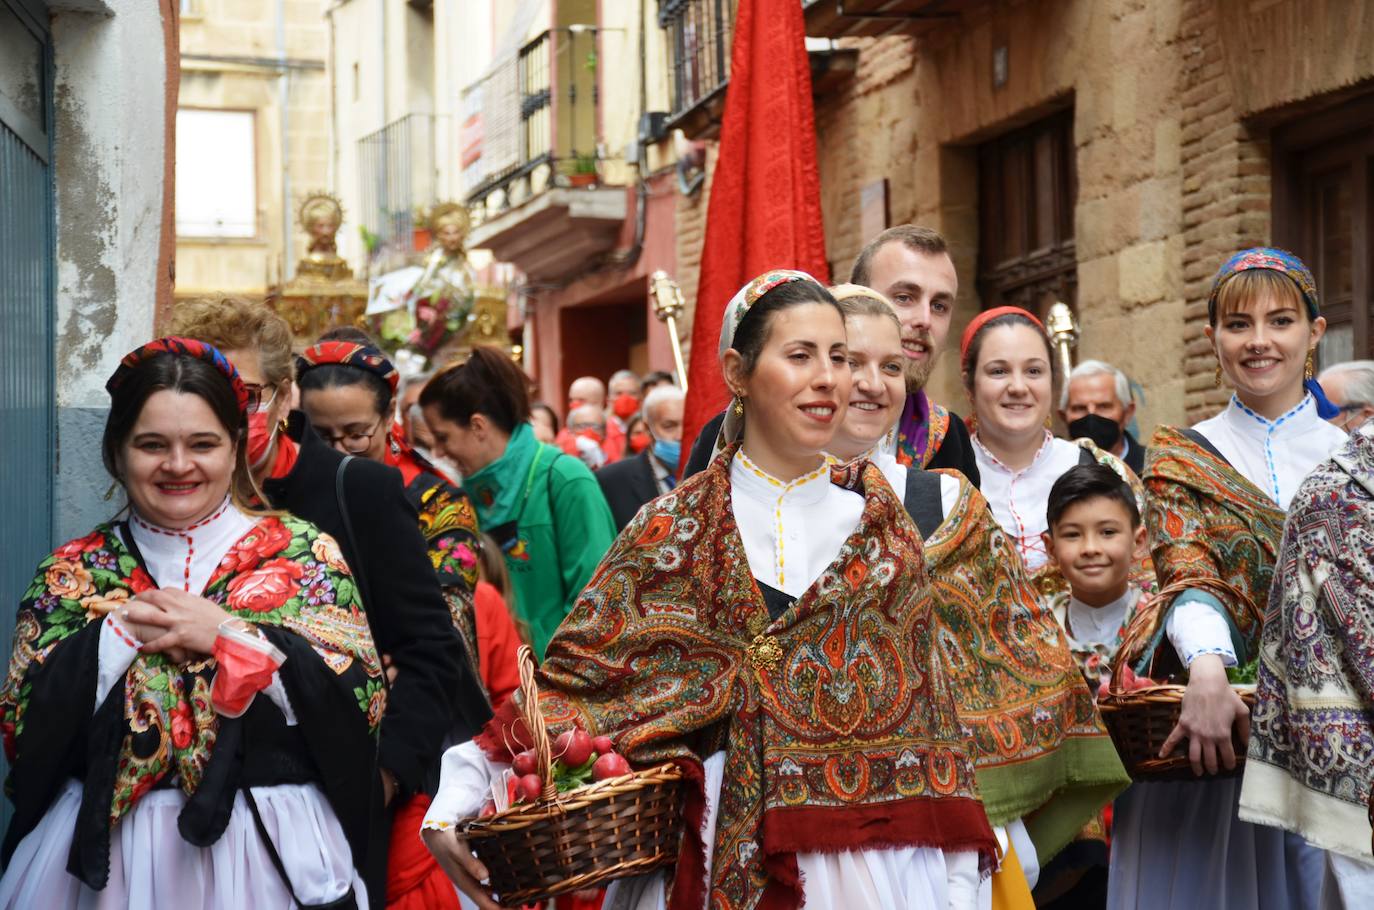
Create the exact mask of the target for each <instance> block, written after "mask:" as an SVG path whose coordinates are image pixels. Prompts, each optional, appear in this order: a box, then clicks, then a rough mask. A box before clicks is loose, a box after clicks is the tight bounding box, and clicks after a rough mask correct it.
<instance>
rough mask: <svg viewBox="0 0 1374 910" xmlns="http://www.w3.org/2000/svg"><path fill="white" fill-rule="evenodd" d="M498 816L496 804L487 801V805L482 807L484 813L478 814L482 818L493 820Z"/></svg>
mask: <svg viewBox="0 0 1374 910" xmlns="http://www.w3.org/2000/svg"><path fill="white" fill-rule="evenodd" d="M495 814H496V803H494V802H492V801H491V800H487V802H486V805H484V806H482V811H481V812H480V813H479V814H478V816H479V817H480V818H491V816H493V815H495Z"/></svg>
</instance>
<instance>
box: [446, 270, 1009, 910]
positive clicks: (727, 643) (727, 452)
mask: <svg viewBox="0 0 1374 910" xmlns="http://www.w3.org/2000/svg"><path fill="white" fill-rule="evenodd" d="M721 350H722V365H723V369H724V373H725V377H726V380H727V382H728V383H729V385H730V386H731V388H732V389H733V390H734V392H735V395H736V399H735V401H734V403H733V404H732V406H731V410H730V412H729V413H730V415H731V416H730V418H728V419H727V420H726V421H725V423H724V426H723V431H722V432H723V434H724V436H723V438H722V440H721V442H722V443H723V445H724V448H723V450H722V454H721V455H720V456H719V457H717V458H716V459H715V460H714V462H713V463H712V465H711V467H710V468H709V469H707V470H706V471H705V472H703V473H701V474H699V475H696V476H694V477H692V478H691V479H690V480H687V481H684V482H683V483H682V484H680V485H679V486H678V487H677V488H676V489H675V490H674V491H673V492H672V493H670V494H669V495H667V496H664V497H660V498H659V499H657V500H655V501H654V503H653V504H652V505H651V506H648V507H645V509H644V510H642V511H641V512H640V513H639V515H638V516H637V517H636V518H635V520H634V521H632V522H631V523H630V524H629V525H628V526H627V527H626V528H625V530H624V531H623V532H622V533H621V535H620V536H619V538H617V540H616V543H615V544H614V545H613V546H612V548H611V551H610V553H609V554H607V556H606V558H605V560H603V562H602V563H601V566H600V568H599V569H598V570H597V573H596V575H595V576H594V577H593V578H592V581H591V584H590V585H589V586H588V587H587V589H586V590H585V591H584V592H583V595H582V597H581V598H580V599H579V601H578V603H577V607H576V608H575V609H574V611H573V612H572V613H571V614H570V615H569V617H568V618H567V620H566V621H565V622H564V623H563V626H562V628H561V629H560V630H559V632H558V634H557V635H556V636H555V637H554V639H553V641H552V643H551V644H550V646H549V649H548V652H547V655H546V659H545V662H544V665H543V668H542V671H541V679H540V681H541V683H542V685H543V686H544V687H545V688H544V700H543V701H542V703H541V706H542V708H543V711H544V714H545V716H546V717H547V718H549V719H550V721H551V722H553V724H554V725H555V726H556V727H563V726H566V725H567V724H569V723H572V722H578V723H580V724H581V725H582V726H583V727H584V728H585V729H587V730H588V731H589V732H593V733H604V734H607V735H609V736H611V737H612V739H613V740H614V741H615V743H616V746H617V748H618V750H619V751H620V752H621V753H622V754H624V755H625V756H626V757H627V758H629V759H630V760H631V761H634V762H637V763H642V764H649V763H656V762H662V761H674V762H677V763H678V764H679V765H680V766H681V767H682V768H683V769H684V771H685V772H686V774H687V776H688V778H689V781H690V784H689V786H688V788H687V791H688V794H689V795H688V798H687V802H686V806H685V809H686V813H685V814H686V820H687V831H686V836H685V837H684V838H683V845H682V852H681V856H680V859H679V862H678V863H677V865H676V867H675V871H674V874H673V876H672V881H671V883H670V884H668V885H666V886H665V884H664V880H663V876H662V874H656V875H653V876H650V877H647V878H640V879H632V880H628V881H627V882H624V883H621V884H620V885H619V887H617V888H616V889H615V891H616V893H614V894H608V896H607V903H608V905H611V906H616V907H620V906H634V907H640V908H643V907H662V906H664V905H665V903H666V904H667V905H668V906H671V907H674V908H693V910H695V908H701V907H703V906H706V905H707V904H708V903H709V905H710V906H711V907H724V908H741V910H743V908H755V907H768V908H775V907H776V908H784V907H785V908H792V907H797V906H799V905H800V904H801V903H802V901H803V900H805V901H806V902H807V905H808V906H815V907H907V908H918V907H941V908H943V907H951V906H953V907H974V906H976V905H977V894H976V892H977V884H978V881H979V877H980V876H979V868H980V866H983V867H984V868H986V865H987V864H988V863H990V861H991V856H992V852H993V849H994V844H995V840H994V837H993V834H992V830H991V828H990V826H989V825H988V822H987V818H986V816H985V814H984V812H983V809H982V806H981V805H980V804H979V802H978V799H977V795H976V790H975V784H974V773H973V764H972V762H971V760H970V757H969V754H968V751H967V746H966V745H965V743H964V741H963V733H962V730H961V727H960V724H959V719H958V715H957V713H956V711H955V706H954V702H953V699H952V698H951V696H950V692H949V690H948V688H947V683H946V679H945V676H944V674H943V673H942V672H941V671H940V670H939V668H938V667H937V666H935V665H933V664H932V654H933V652H932V648H933V640H932V635H933V633H934V628H933V624H932V621H931V620H932V617H931V609H930V598H929V587H928V584H927V579H926V576H925V567H924V560H923V559H922V556H921V541H920V534H919V531H917V530H916V528H915V526H914V525H913V524H912V523H911V521H910V519H909V518H908V516H907V514H906V511H905V510H904V509H903V508H902V504H901V501H900V500H899V499H898V498H897V497H896V496H895V494H893V492H892V490H891V488H890V487H889V486H888V485H887V482H886V481H885V480H884V479H883V476H882V473H881V472H880V471H879V470H878V469H877V468H875V467H873V466H871V465H867V464H862V465H858V466H855V467H853V468H848V469H834V468H833V465H832V464H830V463H829V462H828V461H827V460H826V459H825V458H824V457H823V456H822V455H821V452H822V451H823V449H824V448H825V447H826V446H828V444H829V442H830V438H831V436H832V434H833V433H834V430H835V427H836V425H837V424H838V423H839V421H840V420H841V419H842V418H843V415H844V409H845V406H846V403H847V401H848V393H849V369H848V365H847V363H846V359H845V331H844V324H843V320H842V319H841V316H840V314H839V311H838V308H837V306H836V304H835V301H834V298H833V297H831V296H830V294H829V292H828V291H826V290H825V288H823V287H821V286H820V285H819V284H818V283H816V281H815V280H814V279H812V278H811V277H809V276H807V275H804V274H802V273H799V272H788V271H782V272H770V273H766V274H764V275H762V276H760V277H759V278H756V279H755V280H754V281H753V282H751V283H750V284H749V285H748V286H746V287H745V288H744V289H743V290H742V291H741V292H740V294H738V295H737V296H736V297H735V299H734V300H733V301H732V302H731V304H730V305H729V307H728V308H727V310H726V313H725V320H724V324H723V328H722V343H721ZM740 433H742V435H743V438H742V442H741V439H740V436H739V434H740ZM493 724H495V725H496V726H495V727H494V728H493V729H492V730H491V731H489V733H490V735H489V736H488V742H487V745H488V746H489V747H490V746H492V745H493V744H494V743H496V744H499V743H500V742H502V741H503V740H508V734H509V732H510V715H509V712H498V716H497V718H496V719H495V720H494V721H493ZM493 741H494V743H493ZM475 751H476V750H475V747H474V746H472V745H464V746H459V747H457V748H456V749H454V750H450V752H449V753H448V754H447V755H446V756H445V767H444V784H443V786H442V787H441V788H440V792H439V795H438V796H437V797H436V798H435V804H434V807H433V808H432V810H431V815H430V817H429V819H428V820H427V821H426V823H425V827H426V828H427V829H429V830H427V831H425V836H426V839H427V840H428V841H429V842H430V845H431V849H432V850H434V851H435V853H436V855H438V856H439V857H440V860H441V862H443V863H445V865H446V867H447V868H449V869H450V871H451V873H452V874H453V875H454V877H455V880H456V881H457V882H458V883H459V885H460V887H462V888H464V890H466V891H468V892H469V893H470V894H473V895H474V896H476V897H477V898H478V899H479V904H480V905H482V906H484V907H485V906H490V905H489V904H485V903H482V902H483V901H485V900H486V898H485V896H484V895H483V894H482V893H481V891H480V888H479V887H478V886H477V885H476V882H475V881H474V876H475V877H476V878H478V879H480V877H481V872H482V870H481V869H480V868H479V867H478V865H477V864H476V863H475V861H473V859H472V857H471V855H470V854H468V853H467V851H466V844H465V843H464V842H463V841H461V840H457V839H455V837H454V832H453V831H452V830H451V826H452V825H453V824H454V823H455V822H457V821H458V819H459V818H461V817H463V816H464V815H466V814H468V813H470V812H472V811H475V810H476V809H477V808H478V807H479V806H480V803H481V794H482V792H483V791H484V790H485V789H486V781H487V776H488V773H489V772H488V770H487V768H486V767H485V765H484V763H483V761H482V759H481V756H480V755H474V752H475Z"/></svg>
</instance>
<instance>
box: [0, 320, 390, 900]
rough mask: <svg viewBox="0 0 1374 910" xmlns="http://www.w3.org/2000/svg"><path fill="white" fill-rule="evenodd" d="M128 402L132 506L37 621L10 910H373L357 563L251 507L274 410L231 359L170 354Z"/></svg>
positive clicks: (41, 589) (116, 423)
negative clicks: (254, 442)
mask: <svg viewBox="0 0 1374 910" xmlns="http://www.w3.org/2000/svg"><path fill="white" fill-rule="evenodd" d="M107 388H108V389H109V391H110V395H111V410H110V417H109V420H108V421H107V423H106V426H105V436H104V443H103V451H104V456H105V463H106V467H107V468H108V469H109V470H110V472H111V473H112V474H114V475H115V477H116V478H117V479H118V480H119V481H120V482H121V483H122V484H123V485H124V488H125V489H126V491H127V492H128V496H129V501H130V505H131V508H130V510H129V514H128V518H127V519H126V520H124V521H121V522H117V523H111V524H104V525H101V526H99V527H98V528H96V529H95V530H94V531H92V532H91V533H90V534H88V535H86V536H85V537H83V538H80V539H79V540H74V541H71V542H70V543H66V544H63V545H62V546H61V547H59V548H58V549H57V550H56V551H55V552H54V553H53V554H52V555H51V556H49V557H48V558H46V559H45V560H43V562H42V563H40V564H39V567H38V573H37V577H36V578H35V579H34V582H33V584H32V585H31V586H30V587H29V589H28V591H27V593H26V594H25V596H24V600H23V603H22V604H21V605H20V607H19V614H18V618H17V622H16V630H15V637H14V650H13V653H12V654H11V657H10V665H9V674H8V676H7V678H6V680H5V684H4V688H3V691H0V719H2V720H0V723H3V729H4V734H5V746H6V752H7V755H8V757H9V760H10V767H11V771H10V778H9V781H8V787H7V789H8V792H9V793H10V795H11V798H12V799H13V800H14V805H15V814H14V819H13V821H12V822H11V824H10V828H9V832H8V836H7V837H6V839H5V843H4V859H5V860H6V861H7V862H8V869H7V870H6V873H5V876H4V878H3V880H0V907H6V908H8V907H15V908H29V907H40V906H41V907H45V908H47V907H72V908H75V907H78V906H83V907H84V906H92V905H95V904H97V903H99V904H100V905H102V906H130V907H139V908H154V910H158V908H174V907H175V908H178V910H180V908H198V907H205V908H220V907H222V908H226V910H228V908H240V907H275V908H287V907H291V906H293V905H299V904H302V903H303V904H312V905H314V904H328V905H329V906H331V907H337V908H341V910H342V908H350V907H363V906H366V893H365V889H363V887H362V884H361V879H360V878H359V876H358V875H357V873H356V872H355V868H357V867H359V866H361V864H362V862H363V859H364V857H363V856H362V845H364V844H365V843H366V838H367V824H368V819H367V813H366V810H365V808H364V809H362V811H359V810H358V808H357V807H359V806H360V804H359V802H358V801H357V799H356V798H355V795H356V793H358V792H365V791H366V789H367V788H368V787H369V785H370V783H371V781H372V777H373V774H374V768H373V762H374V760H375V755H376V747H377V742H376V732H377V727H378V724H379V723H380V721H381V716H382V711H383V708H384V705H385V692H384V688H383V685H382V680H381V666H380V663H379V661H378V659H377V654H376V651H375V650H374V648H373V645H372V639H371V635H370V634H369V632H368V627H367V622H366V619H365V617H364V615H363V613H362V611H361V607H360V604H359V602H358V598H357V592H356V589H355V587H354V584H353V581H352V579H351V578H350V577H349V573H348V568H347V566H345V565H344V563H343V559H342V557H341V556H340V554H339V549H338V547H337V546H336V545H335V543H334V541H333V540H332V539H330V538H329V537H327V536H325V535H323V534H321V533H320V532H319V531H318V530H317V529H316V528H315V527H314V526H312V525H310V524H308V523H306V522H303V521H299V520H297V519H295V518H292V517H290V516H283V515H275V514H254V513H252V512H250V511H248V510H247V508H246V507H245V505H244V504H245V503H246V502H247V501H248V500H249V498H250V497H251V496H252V488H251V481H249V479H248V472H247V468H246V465H245V457H244V451H245V433H244V426H245V418H246V415H247V413H248V411H249V410H251V409H252V408H253V407H254V406H255V403H254V402H252V401H251V399H252V397H253V396H252V393H250V392H249V390H248V389H247V387H246V386H245V385H244V384H243V383H242V382H241V381H240V379H239V377H238V373H237V372H236V371H235V370H234V368H233V366H231V365H230V364H229V362H228V361H227V360H225V359H224V357H223V355H221V354H220V352H219V351H218V350H216V349H215V348H213V347H210V346H208V345H205V344H202V343H200V342H197V341H191V340H189V339H183V338H164V339H160V340H158V341H154V342H152V343H150V344H147V345H145V346H143V347H142V348H139V349H138V350H137V351H134V352H133V353H131V354H130V355H128V356H127V357H126V358H124V360H123V362H122V363H121V365H120V367H119V369H118V370H117V371H116V372H115V374H114V376H113V377H112V378H111V379H110V382H109V384H108V386H107ZM331 902H332V903H331Z"/></svg>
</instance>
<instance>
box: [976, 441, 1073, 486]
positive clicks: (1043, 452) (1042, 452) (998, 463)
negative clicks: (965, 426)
mask: <svg viewBox="0 0 1374 910" xmlns="http://www.w3.org/2000/svg"><path fill="white" fill-rule="evenodd" d="M973 444H974V445H976V446H977V447H978V448H979V449H980V450H982V452H983V455H984V456H986V457H987V459H988V462H989V463H990V464H991V465H992V466H993V467H995V468H998V469H999V470H1002V471H1005V472H1006V473H1008V474H1010V475H1012V476H1013V477H1016V476H1019V475H1021V474H1025V473H1026V472H1027V471H1031V470H1033V469H1034V468H1035V466H1036V465H1038V464H1039V463H1040V462H1041V461H1043V460H1044V459H1045V458H1046V457H1047V456H1048V455H1049V453H1050V451H1051V450H1052V449H1053V448H1054V434H1053V433H1051V432H1050V431H1049V430H1046V431H1045V439H1044V441H1043V442H1041V443H1040V448H1039V449H1037V450H1036V452H1035V457H1034V458H1032V459H1031V461H1030V464H1028V465H1026V466H1025V467H1024V468H1022V469H1021V470H1019V471H1014V470H1012V469H1011V468H1009V467H1007V466H1006V465H1005V464H1003V463H1002V460H1001V459H1000V458H998V457H997V456H996V455H994V454H992V451H991V450H990V449H989V448H988V447H987V446H985V445H983V440H981V439H979V438H978V434H977V433H974V434H973Z"/></svg>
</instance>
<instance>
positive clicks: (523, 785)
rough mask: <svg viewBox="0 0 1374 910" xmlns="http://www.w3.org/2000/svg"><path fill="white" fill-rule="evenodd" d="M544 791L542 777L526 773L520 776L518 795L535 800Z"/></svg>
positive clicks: (531, 800)
mask: <svg viewBox="0 0 1374 910" xmlns="http://www.w3.org/2000/svg"><path fill="white" fill-rule="evenodd" d="M543 792H544V779H543V778H542V777H540V776H539V775H538V774H526V775H525V776H524V777H522V778H520V797H521V798H522V799H527V800H529V801H530V802H535V801H536V800H538V799H539V797H540V795H542V794H543Z"/></svg>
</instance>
